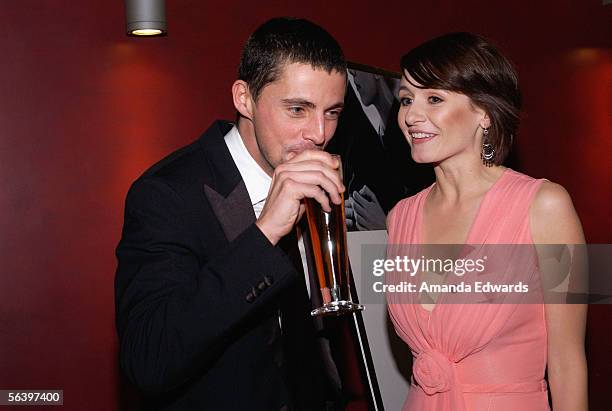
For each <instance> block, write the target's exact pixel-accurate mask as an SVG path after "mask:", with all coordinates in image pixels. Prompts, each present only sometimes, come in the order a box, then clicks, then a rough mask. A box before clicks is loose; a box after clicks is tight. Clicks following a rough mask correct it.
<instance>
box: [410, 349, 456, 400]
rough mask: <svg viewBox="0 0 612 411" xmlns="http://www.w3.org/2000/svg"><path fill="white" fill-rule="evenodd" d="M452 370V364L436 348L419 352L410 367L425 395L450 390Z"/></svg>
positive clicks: (452, 382) (452, 377)
mask: <svg viewBox="0 0 612 411" xmlns="http://www.w3.org/2000/svg"><path fill="white" fill-rule="evenodd" d="M454 372H455V371H454V369H453V364H452V363H451V362H450V361H449V360H448V358H446V357H445V356H444V355H442V353H440V352H439V351H436V350H427V351H423V352H422V353H420V354H419V356H418V357H416V360H415V362H414V365H413V367H412V375H413V376H414V379H415V380H416V382H417V384H419V387H421V388H422V389H423V391H425V393H426V394H427V395H433V394H436V393H439V392H446V391H450V389H451V388H452V387H453V384H454Z"/></svg>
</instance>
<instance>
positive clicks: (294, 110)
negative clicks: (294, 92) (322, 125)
mask: <svg viewBox="0 0 612 411" xmlns="http://www.w3.org/2000/svg"><path fill="white" fill-rule="evenodd" d="M289 112H291V114H302V113H303V112H304V109H303V108H302V107H299V106H295V107H289Z"/></svg>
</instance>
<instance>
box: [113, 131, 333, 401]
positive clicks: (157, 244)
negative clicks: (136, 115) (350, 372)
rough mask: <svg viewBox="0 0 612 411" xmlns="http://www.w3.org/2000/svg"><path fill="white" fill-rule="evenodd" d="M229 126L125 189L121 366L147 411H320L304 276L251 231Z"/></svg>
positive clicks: (118, 285)
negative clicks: (227, 137) (143, 398)
mask: <svg viewBox="0 0 612 411" xmlns="http://www.w3.org/2000/svg"><path fill="white" fill-rule="evenodd" d="M230 128H231V124H230V123H225V122H217V123H215V124H213V125H212V126H211V127H210V128H209V129H208V130H207V131H206V132H205V133H204V134H203V135H202V136H201V137H200V139H199V140H197V141H196V142H194V143H192V144H191V145H189V146H187V147H184V148H182V149H180V150H178V151H176V152H175V153H173V154H171V155H170V156H168V157H167V158H165V159H164V160H162V161H160V162H159V163H158V164H156V165H154V166H153V167H152V168H151V169H149V170H148V171H146V172H145V173H144V174H143V175H142V176H141V177H140V178H139V179H138V180H137V181H136V182H135V183H134V184H133V185H132V187H131V188H130V190H129V193H128V196H127V200H126V208H125V222H124V227H123V234H122V238H121V241H120V243H119V246H118V247H117V258H118V268H117V273H116V279H115V290H116V314H117V330H118V334H119V339H120V364H121V368H122V370H123V371H124V372H125V374H126V375H127V376H128V378H129V379H130V380H131V381H132V382H133V383H134V384H136V386H138V387H139V388H140V389H141V390H142V391H143V392H145V393H147V396H146V398H147V400H146V401H147V402H146V407H145V408H146V409H159V410H181V411H185V410H215V411H222V410H232V411H235V410H247V409H248V410H266V411H269V410H280V409H281V408H282V407H283V406H286V405H289V408H290V409H292V408H295V409H304V410H309V411H311V410H318V409H325V406H324V405H323V404H324V396H325V393H324V390H325V387H323V386H322V383H321V375H322V373H321V367H322V366H321V365H320V364H321V363H320V361H319V359H318V357H317V351H316V349H315V345H316V344H313V343H312V342H313V340H314V332H313V330H312V324H311V321H309V315H308V308H309V307H306V306H305V303H304V300H305V298H306V299H307V294H306V289H305V284H304V281H303V275H302V274H301V273H298V272H296V269H295V268H294V265H293V264H292V261H291V259H290V258H289V257H288V255H287V254H286V253H285V252H284V251H283V250H282V249H281V248H280V247H279V246H276V247H274V246H272V245H271V244H270V242H269V241H268V240H267V238H266V237H265V236H264V235H263V234H262V232H261V231H260V230H259V229H258V227H257V226H256V225H255V224H254V222H255V214H254V212H253V208H252V205H251V202H250V200H249V197H248V193H247V191H246V187H245V185H244V182H243V181H242V178H241V176H240V173H239V172H238V169H237V167H236V165H235V164H234V162H233V160H232V158H231V156H230V154H229V150H228V149H227V147H226V145H225V142H224V140H223V136H224V135H225V134H226V133H227V132H228V131H229V130H230ZM279 310H280V311H281V312H282V314H283V330H282V333H283V335H281V331H280V327H279V323H278V313H279ZM291 404H293V405H291Z"/></svg>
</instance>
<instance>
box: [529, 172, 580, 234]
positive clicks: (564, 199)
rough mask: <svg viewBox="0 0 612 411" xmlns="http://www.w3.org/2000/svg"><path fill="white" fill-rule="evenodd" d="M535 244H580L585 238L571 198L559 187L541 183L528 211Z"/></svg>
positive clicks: (547, 181)
mask: <svg viewBox="0 0 612 411" xmlns="http://www.w3.org/2000/svg"><path fill="white" fill-rule="evenodd" d="M529 214H530V220H531V228H532V236H533V239H534V242H536V243H542V244H554V243H566V244H573V243H582V242H584V235H583V233H582V226H581V224H580V219H579V218H578V214H577V213H576V209H575V208H574V204H573V202H572V198H571V197H570V195H569V193H568V192H567V190H566V189H565V188H564V187H563V186H562V185H560V184H557V183H554V182H552V181H549V180H543V181H542V182H541V184H540V185H539V188H538V190H537V192H536V194H535V196H534V199H533V202H532V203H531V207H530V210H529Z"/></svg>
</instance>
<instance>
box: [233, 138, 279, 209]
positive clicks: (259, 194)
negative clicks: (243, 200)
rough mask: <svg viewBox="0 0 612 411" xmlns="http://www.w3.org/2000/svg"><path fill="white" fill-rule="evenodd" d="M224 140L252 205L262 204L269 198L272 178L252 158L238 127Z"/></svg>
mask: <svg viewBox="0 0 612 411" xmlns="http://www.w3.org/2000/svg"><path fill="white" fill-rule="evenodd" d="M224 138H225V144H226V145H227V148H228V149H229V152H230V154H231V156H232V159H233V160H234V163H235V164H236V167H238V171H239V172H240V175H241V176H242V180H243V181H244V184H245V185H246V189H247V191H248V193H249V197H250V199H251V204H252V205H255V204H257V203H261V202H262V201H264V200H265V199H266V197H268V191H269V190H270V185H271V184H272V178H271V177H270V176H269V175H268V174H266V172H265V171H264V170H263V169H262V168H261V167H260V166H259V164H257V162H256V161H255V159H254V158H253V157H251V154H250V153H249V151H248V150H247V148H246V146H245V145H244V141H242V136H240V133H239V132H238V128H236V126H234V127H232V129H231V130H230V131H229V132H228V133H227V134H226V135H225V137H224Z"/></svg>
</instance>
